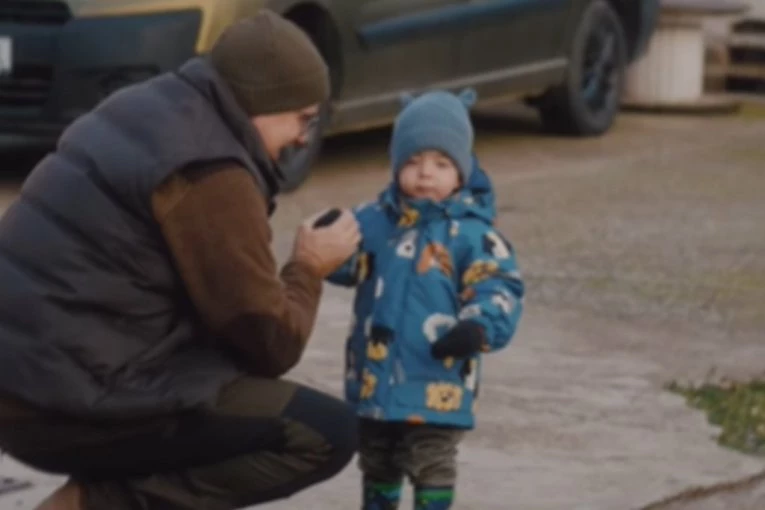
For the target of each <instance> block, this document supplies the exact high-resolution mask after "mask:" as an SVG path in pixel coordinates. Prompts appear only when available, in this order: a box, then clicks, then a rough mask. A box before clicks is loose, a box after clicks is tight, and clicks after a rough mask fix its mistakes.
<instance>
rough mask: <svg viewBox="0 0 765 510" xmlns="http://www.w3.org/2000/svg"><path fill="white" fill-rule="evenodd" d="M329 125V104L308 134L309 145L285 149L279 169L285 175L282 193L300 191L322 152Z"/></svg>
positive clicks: (320, 113) (325, 106)
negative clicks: (325, 132) (325, 133)
mask: <svg viewBox="0 0 765 510" xmlns="http://www.w3.org/2000/svg"><path fill="white" fill-rule="evenodd" d="M328 124H329V104H328V103H327V104H324V105H322V107H321V110H320V111H319V118H318V121H317V122H316V123H315V124H314V125H313V126H312V127H311V128H310V130H309V132H308V143H306V144H305V145H304V146H302V147H290V148H288V149H285V150H284V151H283V152H282V154H281V156H280V157H279V168H280V169H281V172H282V174H283V175H284V180H283V181H282V183H281V191H283V192H286V193H289V192H290V191H295V190H296V189H298V188H299V187H300V186H301V185H302V184H303V183H304V182H305V180H306V179H307V178H308V174H310V173H311V167H313V164H314V163H315V161H316V158H317V156H318V155H319V151H320V150H321V144H322V140H323V138H324V131H325V129H326V128H327V125H328Z"/></svg>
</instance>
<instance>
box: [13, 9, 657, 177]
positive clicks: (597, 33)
mask: <svg viewBox="0 0 765 510" xmlns="http://www.w3.org/2000/svg"><path fill="white" fill-rule="evenodd" d="M658 4H659V0H226V1H220V0H66V1H63V0H2V1H0V135H2V134H12V135H15V139H17V140H22V139H26V140H27V141H32V142H35V143H42V144H53V143H54V142H55V139H56V137H57V136H58V135H59V133H60V132H61V130H62V129H63V128H64V127H65V126H66V125H67V124H68V123H69V122H71V121H72V120H73V119H74V118H76V117H77V116H78V115H81V114H82V113H83V112H85V111H87V110H88V109H90V108H92V107H93V106H94V105H95V104H96V103H97V102H98V101H100V100H101V99H103V98H104V97H106V96H107V95H108V94H110V93H111V92H112V91H114V90H116V89H118V88H120V87H123V86H125V85H128V84H131V83H135V82H137V81H141V80H145V79H147V78H150V77H152V76H155V75H157V74H158V73H162V72H164V71H168V70H171V69H173V68H175V67H176V66H178V65H179V64H180V63H181V62H183V61H184V60H185V59H187V58H189V57H191V56H194V55H199V54H204V53H205V52H206V51H207V50H208V49H209V48H210V46H211V45H212V44H213V42H214V41H215V39H216V37H217V36H218V35H219V34H220V32H221V31H222V30H223V28H224V27H225V26H227V25H228V24H229V23H231V22H232V21H234V20H235V19H237V18H240V17H242V16H246V15H248V14H251V13H253V12H255V11H256V10H257V9H260V8H262V7H267V8H270V9H273V10H276V11H278V12H280V13H283V14H284V15H285V16H287V17H289V18H290V19H292V20H293V21H295V22H296V23H297V24H298V25H300V26H301V27H302V28H303V29H304V30H305V31H306V32H307V33H308V34H309V35H310V36H311V38H312V39H313V40H314V41H315V43H316V44H317V46H318V47H319V49H320V50H321V52H322V54H323V55H324V56H325V58H326V60H327V62H328V63H329V65H330V67H331V70H332V81H333V89H334V90H333V92H334V98H333V100H332V104H331V105H327V106H328V107H327V108H325V110H324V111H325V115H323V117H322V122H321V123H319V125H318V126H317V128H316V129H317V132H316V136H314V137H313V143H311V144H310V146H309V147H307V148H305V149H303V150H301V151H298V152H295V153H292V154H288V155H285V162H284V163H285V164H292V165H298V166H300V167H301V168H303V169H307V168H308V166H309V163H310V161H311V159H312V158H313V156H314V155H315V154H316V151H317V150H318V147H319V145H320V142H321V138H322V135H323V134H329V133H339V132H345V131H350V130H355V129H362V128H366V127H370V126H373V125H383V124H386V123H389V122H390V121H391V119H392V116H393V115H394V114H395V113H396V111H397V110H398V98H399V96H400V93H401V92H404V91H408V92H418V91H422V90H425V89H429V88H435V87H439V88H447V89H453V90H457V89H460V88H462V87H465V86H472V87H474V88H475V89H476V90H477V91H478V93H479V99H480V100H481V101H491V100H497V99H505V98H519V99H520V98H522V99H525V100H526V101H528V102H529V103H530V104H533V105H535V106H536V107H538V109H539V112H540V114H541V117H542V120H543V123H544V125H545V126H546V127H547V128H548V129H550V130H552V131H555V132H560V133H568V134H574V135H597V134H600V133H603V132H605V131H607V130H608V129H609V127H610V126H611V125H612V123H613V120H614V118H615V116H616V114H617V112H618V110H619V102H620V95H621V86H622V82H623V78H624V71H625V67H626V66H627V65H628V64H629V62H631V61H632V60H634V59H635V58H637V57H638V56H639V55H640V54H641V52H642V51H643V50H644V48H645V46H646V43H647V41H648V39H649V38H650V36H651V34H652V32H653V30H654V27H655V23H656V18H657V13H658ZM330 106H331V107H330ZM329 112H332V113H331V115H330V113H329ZM299 183H300V179H298V180H296V181H295V182H292V183H289V187H290V188H294V187H296V186H297V185H298V184H299Z"/></svg>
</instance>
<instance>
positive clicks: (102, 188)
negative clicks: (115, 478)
mask: <svg viewBox="0 0 765 510" xmlns="http://www.w3.org/2000/svg"><path fill="white" fill-rule="evenodd" d="M218 160H231V161H236V162H238V163H239V164H240V165H241V166H243V167H244V168H246V169H247V170H249V172H250V173H251V174H252V176H253V178H254V179H256V180H257V182H258V184H259V186H260V187H261V188H262V189H263V190H264V192H265V193H266V194H268V195H269V201H270V200H271V198H272V194H273V193H274V189H273V187H272V186H271V183H272V182H274V181H273V179H272V176H273V175H274V170H273V168H272V167H271V166H270V163H269V162H268V158H267V157H265V156H264V153H263V152H262V150H260V149H259V143H258V139H257V136H256V135H255V132H254V128H253V127H252V125H251V124H250V123H249V119H247V116H246V115H245V113H244V112H243V111H242V110H241V109H239V108H238V107H237V105H236V104H235V101H234V99H233V96H231V93H230V91H229V90H228V89H227V87H226V86H225V85H224V84H223V83H222V82H221V81H220V78H219V77H218V75H217V74H216V73H215V72H214V71H213V69H212V68H211V67H210V66H209V64H208V63H207V62H206V61H205V60H203V59H201V58H200V59H195V60H192V61H190V62H189V63H187V64H186V65H185V66H184V67H182V68H181V69H180V70H179V72H177V73H168V74H165V75H162V76H159V77H157V78H155V79H153V80H150V81H147V82H144V83H142V84H138V85H135V86H132V87H130V88H127V89H123V90H122V91H120V92H117V93H116V94H114V95H113V96H112V97H110V98H108V99H107V100H106V101H104V102H103V103H102V104H101V105H99V106H98V107H97V108H96V109H95V110H94V111H92V112H91V113H88V114H86V115H84V116H83V117H81V118H79V119H78V120H77V121H75V122H74V123H73V124H72V125H71V126H70V127H69V128H68V129H67V130H66V131H65V132H64V134H63V135H62V137H61V139H60V141H59V145H58V149H57V150H56V151H55V152H54V153H52V154H51V155H49V156H47V157H46V158H45V159H44V160H43V161H41V162H40V163H39V164H38V166H37V167H36V168H35V169H34V170H33V172H32V173H31V174H30V176H29V177H28V179H27V180H26V182H25V183H24V185H23V187H22V190H21V194H20V197H19V199H18V200H17V201H16V202H15V203H14V204H13V205H12V206H11V207H10V208H9V209H8V210H7V212H6V213H5V215H4V216H3V217H2V219H0V395H6V396H10V397H15V398H18V399H21V400H23V401H26V402H28V403H31V404H34V405H37V406H40V407H42V408H45V409H49V410H52V411H60V412H64V413H69V414H74V415H87V416H94V417H95V416H104V417H109V416H124V415H131V416H135V415H144V414H155V413H162V412H167V411H172V410H178V409H188V408H191V407H196V406H201V405H204V404H206V403H209V402H211V401H212V400H213V399H214V398H215V396H216V394H217V392H218V390H219V388H220V387H221V386H222V385H223V384H225V383H227V382H228V381H230V380H231V379H233V378H234V377H236V376H237V370H236V369H235V367H234V365H233V363H232V362H231V361H230V360H229V359H228V358H227V357H226V356H225V355H224V354H222V352H221V351H219V350H218V349H216V348H215V347H214V346H212V345H210V344H209V343H207V342H209V339H208V338H206V334H205V328H204V327H203V325H202V324H201V323H200V322H199V320H198V317H197V314H196V313H195V312H194V309H193V307H192V306H191V304H190V300H189V298H188V295H187V292H186V291H185V288H184V286H183V283H182V282H181V280H180V278H179V276H178V274H177V273H176V271H175V269H174V267H173V264H172V259H171V256H170V254H169V252H168V250H167V248H166V245H165V243H164V240H163V238H162V235H161V232H160V231H159V227H158V224H157V222H156V221H155V219H154V217H153V215H152V207H151V196H152V193H153V192H154V190H155V188H156V187H157V186H158V185H159V184H160V183H161V182H162V181H163V180H165V179H166V178H167V177H168V176H169V175H170V174H171V173H172V172H175V171H178V170H179V169H182V168H184V167H187V166H189V165H193V164H204V163H206V162H214V161H218Z"/></svg>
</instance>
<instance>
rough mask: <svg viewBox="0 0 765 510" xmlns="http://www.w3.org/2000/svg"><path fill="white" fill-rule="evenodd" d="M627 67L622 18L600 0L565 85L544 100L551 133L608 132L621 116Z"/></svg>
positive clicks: (587, 17)
mask: <svg viewBox="0 0 765 510" xmlns="http://www.w3.org/2000/svg"><path fill="white" fill-rule="evenodd" d="M626 68H627V36H626V34H625V30H624V27H623V25H622V23H621V21H620V19H619V15H618V14H617V13H616V12H615V11H614V9H613V8H612V7H611V5H609V3H608V2H607V1H606V0H594V1H593V2H591V3H590V5H589V6H588V7H587V8H586V9H585V11H584V13H583V15H582V17H581V19H580V21H579V25H578V26H577V28H576V31H575V33H574V38H573V42H572V48H571V55H570V61H569V67H568V71H567V75H566V80H565V82H564V83H563V84H561V85H559V86H557V87H555V88H553V89H551V90H549V91H548V92H547V93H546V94H545V95H544V96H543V97H542V98H541V101H539V102H538V108H539V113H540V116H541V118H542V125H543V127H544V128H545V130H546V131H548V132H551V133H556V134H565V135H575V136H596V135H601V134H603V133H605V132H606V131H608V130H609V129H610V128H611V126H612V125H613V123H614V121H615V119H616V116H617V115H618V113H619V107H620V103H621V99H622V91H623V88H624V76H625V71H626Z"/></svg>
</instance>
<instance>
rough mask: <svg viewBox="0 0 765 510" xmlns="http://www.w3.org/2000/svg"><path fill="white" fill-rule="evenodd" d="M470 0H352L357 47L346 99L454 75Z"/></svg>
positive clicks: (349, 62)
mask: <svg viewBox="0 0 765 510" xmlns="http://www.w3.org/2000/svg"><path fill="white" fill-rule="evenodd" d="M465 1H466V0H348V3H349V4H353V5H354V10H355V13H354V14H353V21H352V26H353V31H354V35H355V38H356V47H355V50H356V51H354V52H352V53H353V54H352V55H348V58H347V62H346V65H345V66H344V67H345V72H344V77H345V79H344V84H343V85H344V86H343V88H344V89H345V92H346V93H344V94H343V99H354V98H366V99H371V100H373V99H374V97H375V96H379V95H390V94H392V93H398V92H399V91H401V90H412V89H420V88H423V87H426V86H429V85H431V84H433V83H438V82H443V81H445V80H449V79H452V78H454V77H455V76H456V75H457V74H458V73H459V71H458V64H459V62H458V59H459V54H458V52H459V47H460V41H461V39H460V38H461V32H460V30H459V23H457V21H459V20H458V19H456V16H459V11H458V10H455V8H457V7H459V6H461V5H464V4H465Z"/></svg>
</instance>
